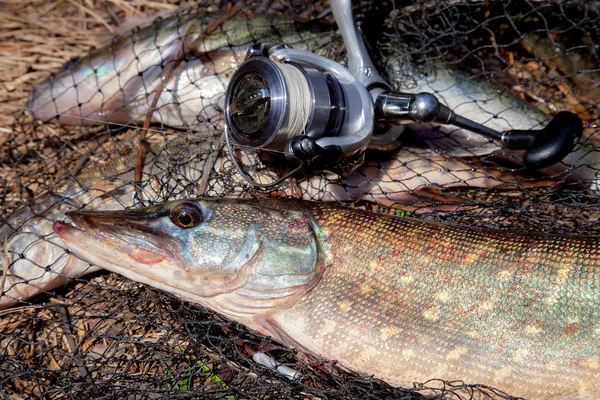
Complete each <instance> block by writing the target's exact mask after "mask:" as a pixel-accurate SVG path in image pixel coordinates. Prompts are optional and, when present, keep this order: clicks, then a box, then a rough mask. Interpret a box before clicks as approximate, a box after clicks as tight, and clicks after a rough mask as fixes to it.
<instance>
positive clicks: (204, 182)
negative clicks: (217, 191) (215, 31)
mask: <svg viewBox="0 0 600 400" xmlns="http://www.w3.org/2000/svg"><path fill="white" fill-rule="evenodd" d="M224 140H225V133H224V132H223V133H222V134H221V139H220V140H219V142H218V143H219V144H218V146H217V148H215V149H214V151H213V152H212V153H211V154H210V156H209V158H208V160H206V164H204V168H203V169H202V177H201V178H200V184H199V185H198V192H199V193H198V194H199V195H200V196H204V195H205V194H206V190H207V189H208V178H209V177H210V171H212V169H213V168H214V167H215V163H216V162H217V158H218V157H219V154H221V151H223V147H225V143H224Z"/></svg>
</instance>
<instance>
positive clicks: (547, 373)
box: [53, 199, 600, 400]
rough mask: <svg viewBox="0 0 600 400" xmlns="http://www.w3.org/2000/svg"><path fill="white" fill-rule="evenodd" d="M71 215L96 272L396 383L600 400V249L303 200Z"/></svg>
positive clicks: (75, 235) (588, 240) (565, 239)
mask: <svg viewBox="0 0 600 400" xmlns="http://www.w3.org/2000/svg"><path fill="white" fill-rule="evenodd" d="M182 202H185V204H186V207H196V208H197V213H199V214H202V215H203V217H202V218H201V219H198V220H197V223H196V225H194V226H193V227H187V228H185V229H183V228H181V227H178V226H176V225H175V223H174V222H173V220H172V219H171V218H173V217H172V215H173V213H174V212H175V213H176V212H178V211H177V210H178V207H179V206H180V205H181V204H182ZM157 207H158V208H157ZM157 210H161V213H160V215H161V217H160V218H159V217H155V215H158V214H157ZM169 215H171V216H169ZM67 216H69V217H71V219H72V221H73V224H74V225H67V224H64V223H60V222H55V224H54V226H53V228H54V230H55V232H56V233H57V235H58V236H59V237H60V238H61V239H62V240H63V242H64V243H65V244H66V245H67V246H68V248H69V249H70V250H71V251H72V252H73V253H74V254H76V255H77V256H79V257H81V258H82V259H85V260H88V261H89V262H91V263H94V264H96V265H99V266H101V267H103V268H105V269H107V270H110V271H113V272H117V273H120V274H123V275H125V276H127V277H129V278H131V279H134V280H137V281H140V282H143V283H147V284H150V285H152V286H154V287H157V288H160V289H163V290H167V291H168V292H170V293H172V294H174V295H177V296H179V297H181V298H183V299H185V300H188V301H193V302H196V303H200V304H203V305H205V306H207V307H209V308H211V309H213V310H215V311H217V312H220V313H222V314H224V315H225V316H228V317H229V318H231V319H233V320H236V321H238V322H240V323H243V324H245V325H247V326H249V327H250V328H253V329H256V330H258V331H259V332H261V333H264V334H268V335H271V336H274V337H275V338H277V339H279V340H281V341H282V342H285V343H287V344H288V345H291V346H294V347H297V348H300V349H303V350H305V351H307V352H309V353H312V354H315V355H317V356H319V357H323V358H325V359H330V360H337V361H339V362H340V363H341V364H342V365H344V366H345V367H347V368H350V369H352V370H355V371H357V372H360V373H364V374H372V375H374V376H375V377H378V378H381V379H383V380H385V381H387V382H389V383H391V384H393V385H397V386H402V387H408V388H410V387H413V382H425V381H428V380H430V379H441V380H443V381H446V382H452V381H457V380H460V381H463V382H467V383H469V384H480V385H486V386H489V387H493V388H497V389H499V390H502V391H504V392H506V393H509V394H511V395H513V396H522V397H525V398H528V399H571V400H584V399H586V400H591V399H597V398H599V397H600V383H599V382H598V379H597V378H598V376H599V375H600V352H599V348H600V346H598V344H599V342H600V278H599V277H600V248H599V247H600V243H599V240H598V237H593V236H553V235H544V234H524V233H518V232H511V231H500V230H482V229H474V228H472V227H468V226H457V225H446V224H441V223H432V222H426V221H423V220H420V219H413V218H399V217H394V216H390V215H382V214H376V213H369V212H365V211H361V210H356V209H352V208H344V207H336V206H332V205H326V204H322V203H311V202H304V201H293V200H289V199H270V200H266V199H263V200H209V199H198V200H185V201H175V202H169V203H163V204H162V205H158V206H154V207H153V208H151V209H148V211H144V209H140V210H136V211H135V212H131V211H114V212H93V211H85V212H84V211H82V212H72V213H68V214H67ZM291 226H293V228H291ZM188 228H189V229H188ZM133 234H137V235H138V236H137V238H136V248H138V249H139V251H138V254H136V257H135V258H132V257H128V255H127V252H128V248H130V247H131V236H132V235H133ZM208 239H210V240H208ZM145 243H148V244H151V246H150V247H148V250H147V251H146V250H144V248H145ZM214 243H218V244H219V245H218V246H215V245H214ZM157 248H160V249H159V250H157ZM179 248H190V249H193V251H192V253H193V254H194V257H192V258H189V257H186V258H185V259H182V258H181V254H180V252H179V251H177V250H176V249H179ZM145 254H146V255H145ZM244 256H245V258H244ZM156 260H160V261H159V262H158V263H157V262H156ZM150 265H151V267H149V266H150ZM181 276H185V279H181V278H180V277H181ZM208 286H209V287H210V288H211V290H210V291H207V290H206V289H205V288H206V287H208ZM482 396H483V395H482ZM486 398H490V397H486ZM492 398H493V397H492Z"/></svg>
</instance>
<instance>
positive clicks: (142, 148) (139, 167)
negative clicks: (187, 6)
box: [134, 4, 241, 199]
mask: <svg viewBox="0 0 600 400" xmlns="http://www.w3.org/2000/svg"><path fill="white" fill-rule="evenodd" d="M240 9H241V7H240V5H239V4H236V5H235V6H233V7H231V9H229V11H228V12H227V14H226V15H224V16H223V17H221V18H218V19H217V20H216V21H214V22H213V23H212V24H210V25H209V26H208V27H207V28H206V30H205V31H204V34H202V35H200V37H199V38H198V39H196V40H195V41H194V43H193V44H192V46H191V49H196V48H197V46H194V45H197V44H198V43H199V42H201V41H202V40H204V38H205V37H206V35H210V34H211V33H213V32H214V31H215V30H216V29H217V28H218V27H219V26H221V25H223V23H225V21H227V20H228V19H230V18H231V17H233V16H234V15H235V14H237V13H238V11H239V10H240ZM185 54H186V49H185V42H184V41H182V42H181V46H180V48H179V50H178V52H177V56H176V57H175V60H174V61H173V62H172V63H171V64H169V65H168V66H167V67H166V68H165V71H164V74H163V79H162V80H161V81H160V83H159V85H158V87H157V88H156V93H155V94H154V98H153V99H152V104H151V105H150V107H149V108H148V112H147V113H146V118H145V119H144V124H143V125H142V130H141V132H140V141H139V145H138V149H137V156H136V160H135V175H134V184H135V186H136V188H137V196H138V199H141V190H142V185H141V183H142V171H143V170H144V161H145V158H146V152H147V143H146V136H147V131H148V129H149V128H150V122H151V121H152V114H154V110H155V109H156V105H157V104H158V99H159V98H160V95H161V94H162V92H163V89H164V86H165V83H166V82H167V83H168V82H169V80H170V79H171V75H172V74H173V71H175V69H176V68H177V67H178V66H179V65H180V64H181V62H182V61H183V58H184V56H185Z"/></svg>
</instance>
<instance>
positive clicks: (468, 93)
mask: <svg viewBox="0 0 600 400" xmlns="http://www.w3.org/2000/svg"><path fill="white" fill-rule="evenodd" d="M219 17H222V16H218V15H215V14H207V13H203V12H202V11H201V10H195V9H194V10H187V11H179V12H176V13H174V14H173V15H171V16H170V17H166V18H160V19H157V20H155V21H153V22H152V23H150V24H148V25H146V26H143V27H141V28H138V29H135V30H133V31H131V32H129V33H127V34H125V35H122V36H119V37H117V38H115V39H113V41H112V42H110V43H109V44H108V45H107V46H105V47H103V48H101V49H98V50H96V51H94V52H92V53H91V54H89V55H88V56H86V57H84V58H82V59H80V60H78V61H77V62H74V63H71V64H69V65H68V67H67V68H66V69H65V70H64V71H62V72H60V73H58V74H57V75H56V77H54V78H53V79H51V80H49V81H46V82H43V83H41V84H39V85H37V86H36V87H35V88H34V90H33V91H32V92H31V94H30V98H29V101H28V104H27V107H28V108H29V109H31V110H32V112H33V115H34V117H36V118H37V119H40V120H42V121H48V120H58V122H59V123H61V124H64V125H82V124H83V125H93V124H98V123H106V122H108V123H120V124H131V123H134V124H135V123H140V122H142V121H143V120H144V119H145V117H146V114H147V113H148V110H150V109H152V108H153V107H152V101H153V100H154V96H155V94H156V92H157V88H158V86H159V84H160V83H161V82H162V78H163V73H164V72H163V68H164V67H165V66H168V65H169V64H171V63H175V62H176V61H177V60H179V59H182V58H185V61H183V62H182V63H181V64H180V65H179V66H178V67H177V68H176V69H175V70H174V72H173V73H172V76H171V77H170V79H167V80H165V88H164V90H163V91H162V92H161V94H160V96H159V97H158V100H157V105H156V107H155V108H154V112H153V113H152V122H153V123H155V124H161V125H163V126H170V127H175V128H184V129H186V130H194V129H196V128H197V127H198V125H200V124H202V123H205V122H206V121H210V122H211V123H213V124H214V125H215V126H222V124H223V118H222V110H223V104H224V101H223V98H224V93H225V90H226V88H227V84H228V82H229V78H230V77H231V75H232V73H233V72H234V70H235V68H237V66H238V65H239V64H240V63H241V62H242V61H243V58H244V55H245V53H246V50H247V48H248V47H249V46H250V45H252V44H255V43H261V42H272V43H287V44H289V45H291V46H293V47H294V48H297V49H301V50H309V51H313V52H316V53H318V54H320V55H323V56H325V57H329V58H333V59H336V58H337V59H338V61H342V62H343V61H344V60H343V57H344V55H343V54H339V53H340V52H339V50H337V48H339V47H340V46H336V45H332V43H340V44H341V38H340V37H339V35H337V34H336V33H335V32H333V31H332V28H331V26H328V25H326V24H323V23H319V22H318V21H311V22H306V23H300V22H295V21H293V20H291V19H286V18H283V17H267V16H263V15H254V16H253V17H252V18H250V17H248V16H247V15H246V14H245V13H243V12H240V13H238V14H237V15H235V16H233V17H229V18H226V19H225V20H224V21H223V22H222V24H221V25H218V27H217V28H216V29H215V30H214V31H213V32H211V33H210V34H207V33H206V32H207V30H209V27H211V26H212V25H213V24H214V23H215V21H217V20H219ZM182 51H183V52H184V53H185V57H184V56H183V53H182ZM340 56H341V59H340ZM387 58H388V65H386V73H387V74H388V76H390V78H391V81H392V84H393V85H394V86H395V88H396V89H399V90H405V91H409V92H413V93H418V92H422V91H427V92H432V93H435V94H436V96H438V97H439V98H440V100H441V102H442V103H444V104H445V105H447V106H448V107H450V108H451V109H453V110H455V111H456V112H457V113H459V114H462V115H465V116H466V117H468V118H470V119H472V120H474V121H476V122H478V123H481V124H484V125H486V126H488V127H489V128H492V129H495V130H497V131H505V130H509V129H539V128H542V127H543V126H545V124H547V123H548V121H549V119H550V117H549V116H548V115H546V114H544V113H543V112H541V111H540V110H538V109H537V108H535V107H532V106H530V105H527V104H526V103H524V102H522V101H520V100H518V99H516V98H515V97H513V96H511V95H510V94H508V93H505V92H501V91H499V90H498V88H496V87H494V86H493V85H491V84H490V83H489V82H486V81H482V80H480V79H471V78H470V77H468V76H467V75H466V74H465V73H464V72H462V71H459V70H452V69H449V68H447V67H445V66H443V65H440V64H436V65H434V66H433V67H432V68H431V69H429V70H426V71H423V70H421V69H420V68H418V67H416V66H415V64H414V63H413V62H412V61H411V60H410V59H407V58H405V57H403V56H391V57H387ZM403 129H410V130H411V131H412V132H414V135H415V136H416V137H417V138H418V139H419V141H420V142H422V143H424V144H425V146H426V148H428V149H429V150H431V151H432V153H439V154H442V155H443V156H446V157H448V158H456V157H461V158H465V157H467V158H472V157H480V156H484V155H490V154H492V155H497V156H499V157H506V156H507V157H508V158H510V159H511V161H513V162H515V163H516V164H517V165H518V164H519V163H520V162H521V156H520V155H519V154H513V153H510V154H508V155H507V154H506V152H505V151H503V150H502V148H501V147H500V146H499V144H498V143H497V142H495V141H491V140H489V139H486V138H483V137H482V136H480V135H477V134H474V133H472V132H469V131H466V130H463V129H457V128H452V127H440V126H437V125H435V124H409V125H407V126H404V128H403ZM592 133H593V132H592V131H590V130H588V131H586V132H585V134H584V135H585V136H586V138H585V139H584V140H582V141H581V143H580V144H579V145H578V147H577V148H576V149H575V151H574V152H572V153H571V154H570V155H569V156H568V157H567V158H566V159H565V160H564V161H563V162H562V163H559V164H557V165H556V166H554V167H552V168H550V169H546V170H544V172H545V173H546V174H548V175H549V176H551V177H553V178H555V179H556V180H567V181H581V180H583V181H587V183H588V184H589V185H591V186H594V185H596V179H597V178H596V174H597V172H598V170H599V169H600V164H599V162H600V152H599V151H598V148H600V145H598V144H597V142H598V141H599V140H597V138H596V137H595V136H593V135H592ZM432 165H433V166H434V165H435V163H431V165H429V166H427V167H425V168H424V169H425V170H428V169H432ZM466 171H467V170H465V171H463V172H461V173H460V175H462V176H464V179H463V181H468V180H471V181H475V180H474V179H472V177H471V176H469V174H468V172H466ZM439 175H440V177H441V178H440V179H435V180H436V181H441V182H448V183H450V184H451V183H452V182H453V181H455V177H454V176H452V174H450V175H449V174H448V173H446V172H445V170H443V169H440V170H439ZM594 187H595V186H594ZM414 189H417V187H410V188H409V190H414Z"/></svg>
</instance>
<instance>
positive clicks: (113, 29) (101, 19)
mask: <svg viewBox="0 0 600 400" xmlns="http://www.w3.org/2000/svg"><path fill="white" fill-rule="evenodd" d="M68 1H69V3H71V4H73V5H74V6H76V7H79V9H80V10H81V11H83V12H85V13H86V14H89V15H91V16H92V17H94V19H96V20H97V21H98V22H100V23H101V24H102V25H104V27H105V28H106V29H108V31H109V32H110V33H112V34H113V35H116V34H117V30H116V29H115V28H114V27H112V26H110V25H109V24H108V22H106V21H105V20H104V19H103V18H102V17H101V16H99V15H98V14H96V13H95V12H94V11H92V10H90V9H89V8H87V7H86V6H84V5H83V4H79V3H77V2H76V1H75V0H68Z"/></svg>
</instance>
